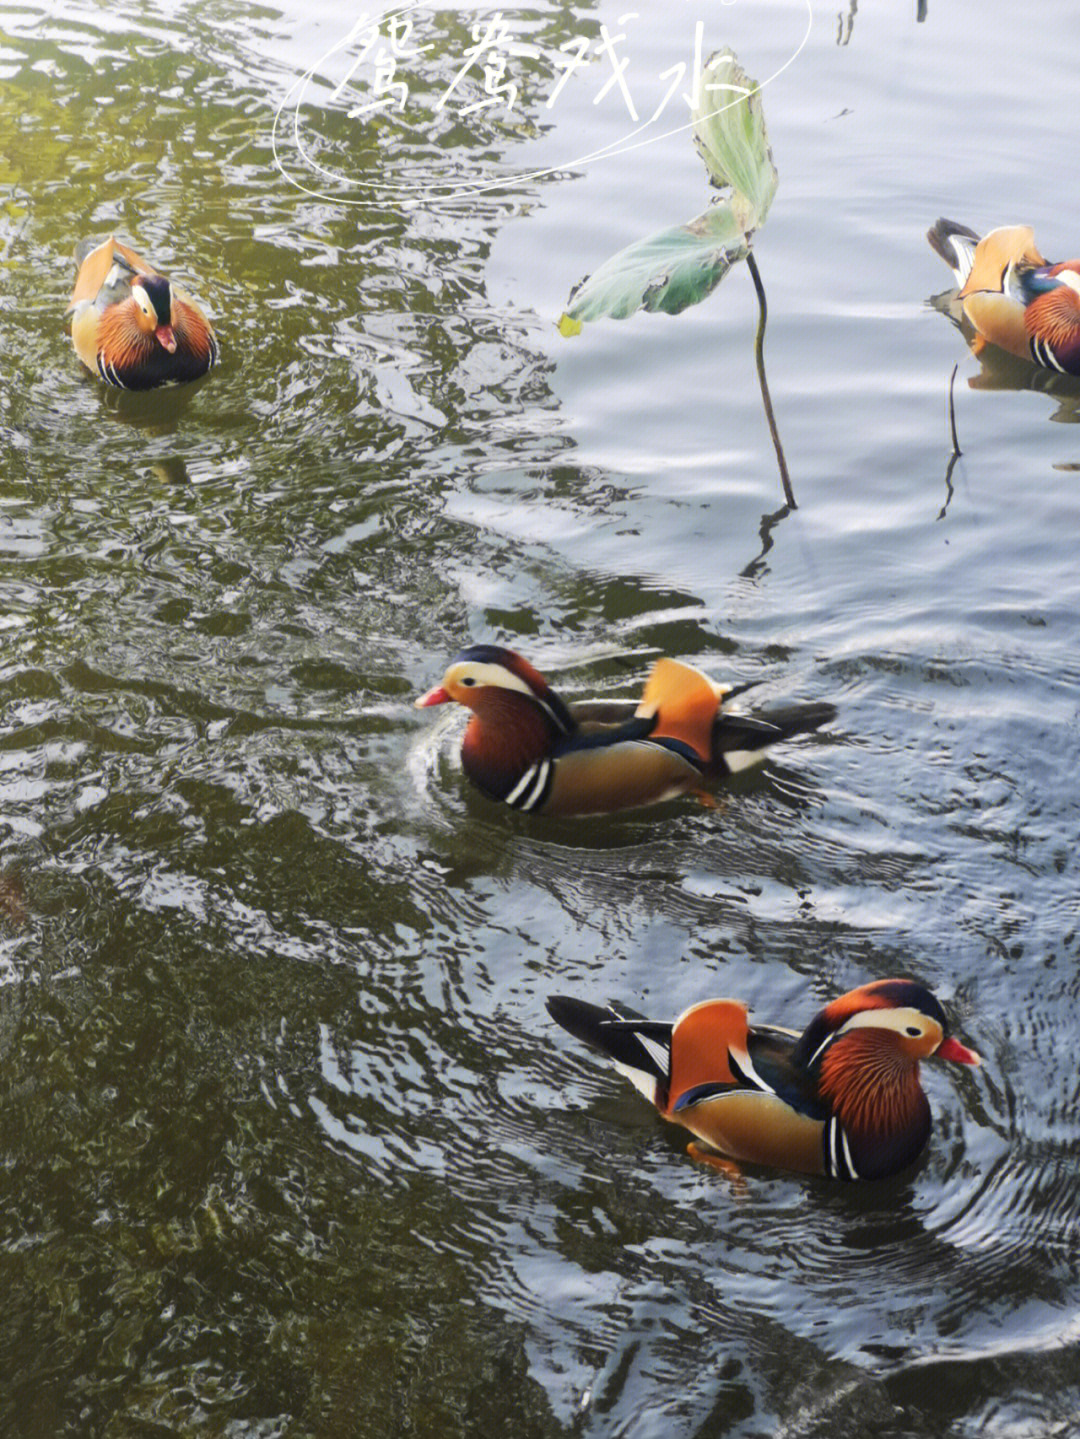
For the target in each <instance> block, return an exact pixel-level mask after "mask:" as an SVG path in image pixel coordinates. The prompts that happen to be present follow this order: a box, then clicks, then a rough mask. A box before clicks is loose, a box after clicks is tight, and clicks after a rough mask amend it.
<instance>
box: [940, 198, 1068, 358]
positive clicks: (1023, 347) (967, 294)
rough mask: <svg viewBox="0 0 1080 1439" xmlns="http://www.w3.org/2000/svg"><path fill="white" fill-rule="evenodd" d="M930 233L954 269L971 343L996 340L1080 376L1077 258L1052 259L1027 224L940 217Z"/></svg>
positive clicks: (978, 344)
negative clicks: (983, 227)
mask: <svg viewBox="0 0 1080 1439" xmlns="http://www.w3.org/2000/svg"><path fill="white" fill-rule="evenodd" d="M926 238H927V239H928V240H929V241H930V244H931V245H932V246H933V248H934V249H935V250H936V251H937V253H938V254H939V255H940V256H941V257H942V259H943V260H944V261H945V263H946V264H947V265H948V266H949V267H950V269H951V270H952V272H953V274H954V275H955V276H956V283H957V285H958V286H959V287H960V288H959V294H958V296H957V299H958V300H959V302H960V308H961V310H962V312H963V314H964V316H965V317H966V319H967V320H968V321H969V323H970V324H971V325H972V327H973V328H974V330H975V340H974V342H973V344H972V349H973V350H974V352H975V354H976V355H978V354H979V353H980V352H981V350H982V349H983V347H984V346H985V345H986V344H993V345H997V346H999V347H1000V348H1001V349H1002V350H1008V351H1009V353H1010V354H1012V355H1019V357H1020V359H1022V360H1034V361H1035V363H1036V364H1037V365H1042V366H1043V367H1044V368H1045V369H1047V370H1057V371H1059V372H1060V373H1061V374H1065V375H1080V260H1064V261H1063V262H1062V263H1061V264H1059V265H1051V264H1049V263H1048V262H1047V261H1046V260H1044V259H1043V257H1042V255H1041V254H1040V253H1039V251H1038V250H1037V249H1036V248H1035V233H1034V231H1033V230H1032V229H1031V227H1030V226H1029V225H1010V226H1006V227H1004V228H1002V229H1000V230H991V231H990V233H989V234H988V235H985V236H984V237H983V238H982V239H981V240H980V239H979V237H978V235H976V234H975V232H974V230H969V229H968V228H967V226H966V225H957V224H956V223H955V222H954V221H952V220H939V221H938V222H937V224H936V225H934V226H933V227H932V228H931V229H929V230H928V231H927V232H926Z"/></svg>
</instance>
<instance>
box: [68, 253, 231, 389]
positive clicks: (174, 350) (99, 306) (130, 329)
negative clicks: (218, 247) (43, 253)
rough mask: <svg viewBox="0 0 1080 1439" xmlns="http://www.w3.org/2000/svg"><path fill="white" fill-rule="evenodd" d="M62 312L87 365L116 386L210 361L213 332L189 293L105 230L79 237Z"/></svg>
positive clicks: (189, 373)
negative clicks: (75, 269)
mask: <svg viewBox="0 0 1080 1439" xmlns="http://www.w3.org/2000/svg"><path fill="white" fill-rule="evenodd" d="M75 263H76V264H77V265H78V266H79V273H78V277H77V279H76V281H75V289H74V290H73V291H72V295H71V303H70V305H69V306H68V312H69V313H70V314H71V315H72V321H71V343H72V344H73V345H74V347H75V353H76V354H77V355H78V357H79V359H80V360H81V361H82V362H83V364H84V365H85V366H86V367H87V369H90V370H93V371H94V373H95V374H97V375H99V376H100V377H101V379H103V380H104V381H105V382H106V383H107V384H110V385H116V386H118V387H119V388H120V389H122V390H152V389H155V388H156V387H157V386H158V385H174V384H182V383H184V382H185V381H188V380H197V379H198V378H199V376H200V375H205V374H206V372H207V370H209V369H210V368H211V366H212V365H215V364H216V363H217V358H218V346H217V340H216V339H215V338H214V332H213V330H212V329H211V328H210V323H209V321H208V320H207V318H206V316H205V315H204V314H203V312H202V310H201V309H200V308H199V306H198V305H197V304H196V303H195V301H194V300H193V299H192V297H191V296H190V295H189V294H187V293H186V292H185V291H184V290H181V289H180V288H179V287H178V286H176V285H174V284H173V283H172V282H171V281H170V280H169V279H168V278H167V277H166V276H165V275H162V274H159V272H158V271H157V270H155V268H154V267H153V265H151V264H150V263H149V262H148V261H146V260H144V259H142V258H141V257H140V256H138V255H137V254H136V253H135V251H134V250H130V249H128V247H127V246H126V245H122V244H121V243H120V241H119V240H117V239H115V238H114V237H113V236H112V235H110V236H109V238H108V239H107V240H103V241H101V242H100V243H98V242H96V241H94V240H83V241H82V242H81V243H80V244H79V245H78V247H77V248H76V250H75Z"/></svg>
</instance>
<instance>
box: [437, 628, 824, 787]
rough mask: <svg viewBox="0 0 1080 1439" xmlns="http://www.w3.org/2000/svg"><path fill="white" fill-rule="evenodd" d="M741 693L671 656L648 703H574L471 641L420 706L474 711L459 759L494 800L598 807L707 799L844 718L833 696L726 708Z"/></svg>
mask: <svg viewBox="0 0 1080 1439" xmlns="http://www.w3.org/2000/svg"><path fill="white" fill-rule="evenodd" d="M731 692H732V691H731V690H730V689H729V688H725V687H724V686H723V685H717V684H714V683H713V681H712V680H710V679H707V678H706V677H705V675H703V674H701V673H700V671H698V670H695V669H691V667H690V666H689V665H684V664H680V663H679V662H678V661H677V660H672V659H661V660H657V662H656V664H655V665H654V667H653V670H652V673H651V674H650V676H649V678H648V681H647V682H646V685H645V690H644V694H643V695H642V698H641V700H640V702H638V703H635V701H633V700H613V701H612V700H592V701H590V700H585V701H578V702H576V703H574V704H567V703H566V702H565V701H564V700H562V699H560V697H559V696H558V695H557V694H556V693H555V691H554V690H553V689H551V687H550V686H549V685H548V683H547V681H546V680H545V679H544V678H543V676H542V675H540V674H538V673H537V671H536V670H535V669H533V667H532V665H531V664H529V663H528V661H527V660H524V659H522V658H521V656H520V655H517V654H515V653H514V652H513V651H512V650H507V649H501V648H499V647H498V646H497V645H473V646H472V648H470V649H467V650H463V651H462V653H461V654H460V655H458V657H457V659H456V660H455V661H454V662H453V664H452V665H451V666H450V668H449V669H448V670H447V671H446V673H445V675H443V678H442V683H441V684H439V685H436V687H435V688H434V689H432V690H429V691H428V692H427V694H424V695H421V696H420V698H419V699H418V700H417V701H416V705H417V707H418V708H420V709H423V708H426V707H427V706H428V705H440V704H447V703H448V702H450V701H451V700H453V701H456V702H457V703H458V704H461V705H465V706H466V707H467V708H468V709H470V710H472V712H473V713H472V719H471V720H470V721H469V724H468V727H467V728H466V730H465V737H464V739H463V741H462V745H461V762H462V767H463V768H464V770H465V773H466V775H467V776H468V777H469V779H470V780H471V781H472V782H473V784H474V785H476V787H477V788H478V789H480V790H482V791H483V793H484V794H486V795H487V796H488V798H489V799H495V800H502V801H503V802H504V803H506V804H508V805H510V806H511V808H513V809H520V810H529V811H530V812H533V813H538V812H543V813H544V814H559V815H593V814H609V813H612V812H613V811H615V810H621V809H632V808H635V807H637V806H640V805H649V804H658V803H659V802H660V801H661V800H666V799H670V798H672V797H673V796H675V795H680V794H686V793H688V792H693V793H697V794H701V795H703V794H704V787H705V786H706V785H707V784H709V783H712V782H715V781H716V780H717V779H719V778H720V777H721V776H723V775H725V774H731V773H733V772H735V771H736V770H739V769H744V768H746V767H747V766H748V765H750V764H754V763H756V762H757V761H758V760H759V759H761V758H762V751H763V750H764V749H765V747H766V746H767V745H770V744H773V743H774V742H775V741H777V740H782V739H788V738H789V737H790V736H791V735H795V734H801V733H803V732H804V731H806V730H813V729H817V727H818V726H819V725H822V724H825V723H826V722H827V721H829V720H831V719H833V718H834V717H835V714H836V711H835V709H834V708H833V706H832V705H831V704H826V703H824V702H822V703H817V704H804V705H788V706H786V707H784V708H779V709H775V710H772V711H770V712H769V713H767V714H761V715H751V714H731V713H728V712H727V711H724V710H722V709H721V702H722V700H723V698H724V696H725V695H727V694H730V693H731Z"/></svg>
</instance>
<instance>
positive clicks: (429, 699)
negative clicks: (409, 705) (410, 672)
mask: <svg viewBox="0 0 1080 1439" xmlns="http://www.w3.org/2000/svg"><path fill="white" fill-rule="evenodd" d="M414 703H415V705H416V708H417V709H418V710H426V709H427V707H428V705H448V704H449V703H450V696H449V695H448V694H447V693H446V691H445V690H444V689H443V687H442V685H436V686H435V688H434V689H433V690H428V692H427V694H426V695H421V696H420V698H419V699H418V700H416V701H414Z"/></svg>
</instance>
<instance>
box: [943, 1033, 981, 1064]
mask: <svg viewBox="0 0 1080 1439" xmlns="http://www.w3.org/2000/svg"><path fill="white" fill-rule="evenodd" d="M934 1056H935V1058H937V1059H951V1060H952V1061H953V1062H954V1063H955V1064H982V1060H981V1059H980V1058H979V1056H978V1055H977V1054H976V1053H975V1051H974V1050H973V1049H968V1047H967V1045H966V1044H961V1043H960V1041H959V1040H958V1039H953V1037H952V1035H951V1034H950V1035H949V1037H948V1039H943V1040H942V1041H941V1043H940V1044H939V1045H938V1047H937V1049H935V1050H934Z"/></svg>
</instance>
